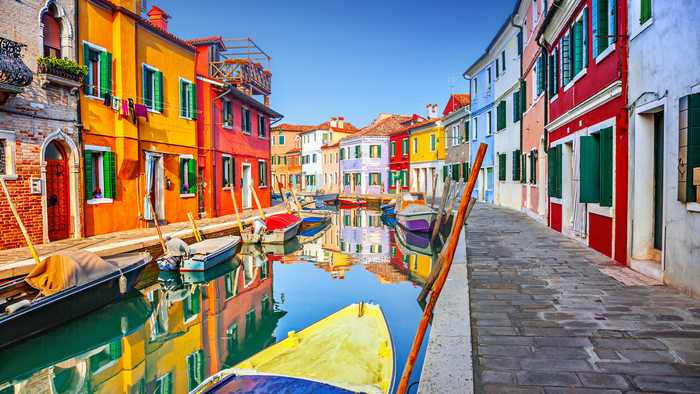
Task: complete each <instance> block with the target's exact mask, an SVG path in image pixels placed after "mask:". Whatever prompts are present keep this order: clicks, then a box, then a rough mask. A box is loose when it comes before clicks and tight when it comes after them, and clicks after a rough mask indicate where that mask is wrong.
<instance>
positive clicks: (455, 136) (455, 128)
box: [452, 124, 461, 146]
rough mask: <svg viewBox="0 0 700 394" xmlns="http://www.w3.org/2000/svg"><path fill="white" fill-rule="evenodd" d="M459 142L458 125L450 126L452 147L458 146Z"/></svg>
mask: <svg viewBox="0 0 700 394" xmlns="http://www.w3.org/2000/svg"><path fill="white" fill-rule="evenodd" d="M460 142H461V140H460V137H459V124H456V125H453V126H452V146H456V145H459V143H460Z"/></svg>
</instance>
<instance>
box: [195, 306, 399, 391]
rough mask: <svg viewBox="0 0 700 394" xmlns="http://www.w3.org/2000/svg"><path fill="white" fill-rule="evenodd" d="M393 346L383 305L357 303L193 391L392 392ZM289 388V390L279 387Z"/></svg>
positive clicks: (211, 378)
mask: <svg viewBox="0 0 700 394" xmlns="http://www.w3.org/2000/svg"><path fill="white" fill-rule="evenodd" d="M394 363H395V359H394V348H393V344H392V340H391V334H390V333H389V328H388V326H387V323H386V320H385V319H384V314H383V313H382V310H381V308H380V307H379V305H373V304H365V303H360V304H352V305H349V306H347V307H345V308H343V309H341V310H339V311H338V312H335V313H333V314H332V315H330V316H327V317H325V318H323V319H322V320H320V321H318V322H316V323H314V324H312V325H310V326H309V327H307V328H305V329H303V330H301V331H299V332H295V331H290V332H289V335H288V336H287V338H286V339H284V340H283V341H280V342H278V343H276V344H274V345H272V346H270V347H268V348H266V349H264V350H262V351H260V352H259V353H257V354H255V355H253V356H252V357H250V358H248V359H247V360H244V361H242V362H241V363H239V364H237V365H235V366H234V367H233V368H230V369H227V370H223V371H221V372H219V373H218V374H216V375H213V376H212V377H210V378H209V379H207V380H206V381H204V382H203V383H202V384H201V385H200V386H199V387H197V388H196V389H195V390H194V391H193V392H194V393H232V392H237V391H245V392H251V393H258V392H260V393H263V392H282V391H283V392H285V393H308V392H314V393H317V392H324V393H348V392H352V393H389V392H390V391H391V389H392V385H393V380H394ZM282 388H284V390H280V389H282Z"/></svg>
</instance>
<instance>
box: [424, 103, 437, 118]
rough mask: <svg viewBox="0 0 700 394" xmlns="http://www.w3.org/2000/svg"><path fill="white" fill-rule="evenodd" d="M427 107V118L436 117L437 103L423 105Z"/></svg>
mask: <svg viewBox="0 0 700 394" xmlns="http://www.w3.org/2000/svg"><path fill="white" fill-rule="evenodd" d="M425 108H426V109H427V115H428V119H433V118H437V112H438V109H437V108H438V106H437V104H428V105H426V106H425Z"/></svg>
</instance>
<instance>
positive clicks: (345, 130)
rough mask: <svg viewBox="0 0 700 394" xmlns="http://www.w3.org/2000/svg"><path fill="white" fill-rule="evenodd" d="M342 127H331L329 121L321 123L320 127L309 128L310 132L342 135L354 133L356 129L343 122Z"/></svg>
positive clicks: (350, 124)
mask: <svg viewBox="0 0 700 394" xmlns="http://www.w3.org/2000/svg"><path fill="white" fill-rule="evenodd" d="M343 122H344V124H343V127H342V128H341V127H331V122H330V121H325V122H323V123H321V124H320V125H318V126H316V127H313V128H311V129H310V130H331V131H340V132H342V133H354V132H356V131H357V127H355V125H353V124H352V123H350V122H345V121H343Z"/></svg>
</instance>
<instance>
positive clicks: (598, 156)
mask: <svg viewBox="0 0 700 394" xmlns="http://www.w3.org/2000/svg"><path fill="white" fill-rule="evenodd" d="M612 135H613V128H612V127H607V128H604V129H602V130H600V132H599V133H596V134H592V135H589V136H584V137H581V140H580V161H579V166H580V167H579V168H580V192H579V202H582V203H584V202H585V203H599V204H600V205H601V206H603V207H611V206H612V193H613V192H612V186H613V181H612V173H613V171H612V160H613V153H612V144H613V138H612Z"/></svg>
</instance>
